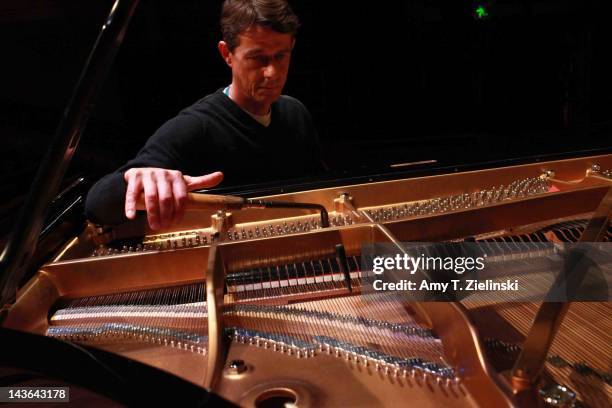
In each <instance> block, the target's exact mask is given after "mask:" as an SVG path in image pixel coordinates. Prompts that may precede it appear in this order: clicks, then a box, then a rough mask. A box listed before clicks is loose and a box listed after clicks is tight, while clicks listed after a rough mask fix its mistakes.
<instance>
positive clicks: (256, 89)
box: [219, 25, 294, 115]
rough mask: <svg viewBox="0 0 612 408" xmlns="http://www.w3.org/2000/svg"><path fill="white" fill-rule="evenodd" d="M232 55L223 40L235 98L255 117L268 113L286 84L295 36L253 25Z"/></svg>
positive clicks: (224, 53) (221, 44)
mask: <svg viewBox="0 0 612 408" xmlns="http://www.w3.org/2000/svg"><path fill="white" fill-rule="evenodd" d="M238 39H239V42H238V46H237V47H236V48H235V49H234V51H233V52H229V50H227V49H226V50H225V52H224V50H223V48H227V46H226V45H225V43H224V42H223V41H222V42H221V43H220V44H219V48H220V51H221V54H222V55H223V57H224V59H225V60H226V62H227V63H228V65H229V66H230V67H231V68H232V84H233V86H232V98H233V99H235V100H236V102H237V103H238V104H239V105H241V106H243V108H245V109H247V110H249V111H250V112H251V113H255V114H261V115H263V114H266V113H267V112H268V111H269V109H270V105H271V104H272V102H274V101H275V100H276V99H278V97H279V96H280V95H281V91H282V89H283V86H284V85H285V82H286V81H287V72H288V70H289V62H290V61H291V49H292V48H293V43H294V39H293V35H292V34H282V33H278V32H276V31H274V30H272V29H270V28H268V27H262V26H258V25H255V26H252V27H250V28H249V29H247V30H245V31H244V32H242V33H241V34H240V35H239V36H238Z"/></svg>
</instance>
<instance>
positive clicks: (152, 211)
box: [142, 173, 159, 230]
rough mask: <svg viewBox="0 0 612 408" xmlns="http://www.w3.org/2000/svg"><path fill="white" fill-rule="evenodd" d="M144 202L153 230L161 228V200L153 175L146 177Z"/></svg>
mask: <svg viewBox="0 0 612 408" xmlns="http://www.w3.org/2000/svg"><path fill="white" fill-rule="evenodd" d="M142 182H143V186H144V200H145V205H146V207H147V219H148V220H149V226H150V227H151V229H154V230H156V229H158V228H159V199H158V195H157V185H156V183H155V179H154V178H153V175H152V174H151V173H149V174H147V175H146V176H145V177H144V180H143V181H142Z"/></svg>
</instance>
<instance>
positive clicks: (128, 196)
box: [125, 173, 142, 220]
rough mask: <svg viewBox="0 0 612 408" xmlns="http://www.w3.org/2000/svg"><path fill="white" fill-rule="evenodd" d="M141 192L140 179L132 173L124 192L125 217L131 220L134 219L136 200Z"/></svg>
mask: <svg viewBox="0 0 612 408" xmlns="http://www.w3.org/2000/svg"><path fill="white" fill-rule="evenodd" d="M141 192H142V179H141V178H140V176H138V175H135V174H134V173H132V174H131V175H130V176H129V178H128V183H127V191H126V192H125V216H126V217H127V218H128V219H130V220H133V219H134V218H136V200H138V196H139V195H140V193H141Z"/></svg>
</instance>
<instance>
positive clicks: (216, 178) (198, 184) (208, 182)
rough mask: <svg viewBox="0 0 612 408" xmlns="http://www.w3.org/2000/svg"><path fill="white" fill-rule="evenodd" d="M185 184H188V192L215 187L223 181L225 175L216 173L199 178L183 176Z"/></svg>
mask: <svg viewBox="0 0 612 408" xmlns="http://www.w3.org/2000/svg"><path fill="white" fill-rule="evenodd" d="M183 178H184V179H185V183H187V191H191V190H197V189H199V188H208V187H214V186H216V185H217V184H219V183H221V181H223V173H221V172H220V171H216V172H214V173H210V174H206V175H204V176H199V177H191V176H185V175H183Z"/></svg>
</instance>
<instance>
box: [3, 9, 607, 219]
mask: <svg viewBox="0 0 612 408" xmlns="http://www.w3.org/2000/svg"><path fill="white" fill-rule="evenodd" d="M220 3H221V1H220V0H219V1H205V0H184V1H171V0H142V1H141V4H140V6H139V8H138V10H137V12H136V15H135V16H134V19H133V21H132V24H131V26H130V28H129V30H128V33H127V35H126V38H125V41H124V44H123V46H122V48H121V50H120V52H119V54H118V55H117V59H116V62H115V64H114V66H113V68H112V71H111V74H110V76H109V78H108V79H107V81H106V84H105V87H104V91H103V94H102V96H101V99H100V101H99V104H98V106H97V109H96V111H95V112H94V114H93V117H92V118H91V120H90V122H89V124H88V127H87V129H86V131H85V133H84V135H83V137H82V139H81V145H80V148H79V150H78V152H77V154H76V155H75V157H74V159H73V163H72V165H71V168H70V170H69V176H70V177H74V176H76V175H81V174H87V175H89V177H91V178H92V179H96V178H97V177H99V176H100V175H102V174H105V173H107V172H110V171H112V170H114V169H115V168H117V167H118V166H119V165H121V164H122V163H124V162H125V161H127V160H128V159H130V158H131V157H132V156H133V155H134V154H135V153H136V152H137V151H138V149H139V148H140V147H141V146H142V145H143V144H144V142H145V141H146V139H147V138H148V137H149V136H150V135H151V134H152V133H153V132H154V131H155V130H156V129H157V128H158V127H159V126H160V125H161V124H162V123H163V122H165V121H166V120H167V119H169V118H171V117H172V116H174V115H175V114H176V113H177V112H178V111H179V110H181V109H182V108H184V107H186V106H188V105H190V104H192V103H193V102H194V101H196V100H197V99H199V98H201V97H202V96H204V95H206V94H208V93H210V92H213V91H214V90H216V89H217V88H220V87H224V86H226V85H227V84H229V82H230V72H229V69H228V68H227V67H226V66H225V64H224V63H223V62H222V60H221V58H220V57H219V55H218V52H217V48H216V44H217V42H218V41H219V39H220V34H219V26H218V17H219V13H220ZM605 3H606V2H605V1H601V2H596V1H585V0H572V1H562V0H542V1H527V0H497V1H483V2H475V1H469V0H466V1H459V0H455V1H448V2H442V1H433V0H413V1H378V2H355V1H323V0H310V1H308V0H294V1H292V2H291V4H292V5H293V8H294V10H295V12H296V13H297V14H298V15H299V16H300V18H301V20H302V24H303V26H302V28H301V30H300V32H299V34H298V38H297V45H296V48H295V52H294V57H293V61H292V67H291V71H290V76H289V81H288V83H287V87H286V89H285V93H287V94H289V95H292V96H295V97H297V98H298V99H300V100H302V101H303V102H304V103H305V105H306V106H307V107H308V108H309V109H310V111H311V113H312V114H313V117H314V119H315V122H316V125H317V128H318V129H319V132H320V137H321V141H322V145H323V148H324V154H325V157H326V161H327V162H328V164H329V165H330V167H331V169H332V171H331V174H335V175H340V176H342V175H344V174H353V173H354V172H358V173H359V172H360V173H362V174H363V173H367V172H369V171H375V170H376V171H378V170H380V169H384V168H388V166H389V165H390V164H392V163H403V162H411V161H419V160H430V159H435V160H438V165H439V164H443V165H446V164H449V165H458V164H462V163H473V162H488V161H495V160H500V159H508V158H516V157H524V156H536V155H542V154H545V153H551V152H555V153H560V152H568V151H574V150H582V151H584V150H589V149H592V148H597V147H606V146H610V145H611V143H610V140H612V139H611V138H610V131H611V127H612V126H611V125H612V114H611V112H612V110H611V109H612V80H611V78H610V72H612V64H611V63H610V59H609V58H608V54H609V53H610V43H609V41H610V40H609V39H610V38H612V32H611V31H612V29H611V26H612V25H611V24H610V23H609V16H610V14H609V13H608V10H607V9H604V4H605ZM110 5H111V2H110V1H108V0H90V1H86V2H85V1H81V0H49V1H45V2H43V1H36V0H10V1H4V2H2V3H1V5H0V50H1V55H2V58H1V62H0V132H1V133H0V134H1V139H0V140H1V150H0V152H1V153H0V159H1V162H0V197H2V199H1V200H2V201H1V204H0V213H4V214H10V213H11V211H13V210H14V209H15V208H17V207H18V205H19V203H20V202H21V197H23V195H24V194H25V193H26V192H27V189H28V187H29V183H30V182H31V180H32V178H33V174H34V172H35V171H36V168H37V166H38V164H39V162H40V159H41V157H42V155H43V154H44V152H45V149H46V148H47V146H48V143H49V140H50V138H51V135H52V134H53V132H54V130H55V127H56V126H57V124H58V122H59V119H60V115H61V112H62V109H63V108H64V106H65V105H66V103H67V101H68V98H69V96H70V92H71V90H72V87H73V86H74V84H75V82H76V79H77V77H78V74H79V72H80V70H81V68H82V65H83V63H84V62H85V59H86V56H87V54H88V52H89V51H90V49H91V47H92V45H93V42H94V40H95V37H96V35H97V33H98V30H99V29H100V27H101V25H102V22H103V20H104V17H105V15H106V14H107V13H108V10H109V8H110ZM478 5H484V6H485V7H486V9H487V11H488V17H487V18H484V19H479V18H477V17H476V14H475V9H476V7H477V6H478ZM203 160H205V158H203ZM246 166H248V164H246V163H245V168H246ZM5 220H6V219H5Z"/></svg>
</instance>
